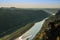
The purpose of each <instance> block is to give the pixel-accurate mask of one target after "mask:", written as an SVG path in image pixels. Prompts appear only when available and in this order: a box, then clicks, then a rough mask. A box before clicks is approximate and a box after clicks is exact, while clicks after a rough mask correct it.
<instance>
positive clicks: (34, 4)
mask: <svg viewBox="0 0 60 40" xmlns="http://www.w3.org/2000/svg"><path fill="white" fill-rule="evenodd" d="M0 7H19V8H60V0H0Z"/></svg>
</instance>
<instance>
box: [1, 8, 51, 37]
mask: <svg viewBox="0 0 60 40" xmlns="http://www.w3.org/2000/svg"><path fill="white" fill-rule="evenodd" d="M48 16H50V14H48V13H46V12H44V11H42V10H31V9H18V8H0V37H1V36H4V35H6V34H10V33H12V32H13V31H15V30H17V29H18V28H20V27H22V26H24V25H26V24H28V23H31V22H37V21H41V20H43V19H44V18H46V17H48Z"/></svg>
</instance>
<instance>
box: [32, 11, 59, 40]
mask: <svg viewBox="0 0 60 40" xmlns="http://www.w3.org/2000/svg"><path fill="white" fill-rule="evenodd" d="M58 20H60V11H58V12H57V13H56V15H54V16H51V17H50V18H48V19H47V20H46V21H45V22H44V24H43V27H42V28H41V30H40V31H39V33H38V34H37V35H36V36H35V38H34V39H33V40H42V39H43V37H44V33H45V29H47V28H48V26H49V23H50V22H54V21H55V22H56V21H58ZM59 23H60V22H59Z"/></svg>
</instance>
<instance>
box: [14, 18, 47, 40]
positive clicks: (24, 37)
mask: <svg viewBox="0 0 60 40" xmlns="http://www.w3.org/2000/svg"><path fill="white" fill-rule="evenodd" d="M46 19H47V18H45V19H44V20H42V21H40V22H37V23H35V24H34V26H33V27H32V28H30V29H29V30H28V31H27V32H25V33H24V34H23V35H22V36H20V37H18V38H16V39H15V40H27V39H28V40H32V39H33V38H34V37H35V36H36V34H37V33H38V32H39V31H40V29H41V28H42V25H43V23H44V22H45V20H46Z"/></svg>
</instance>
